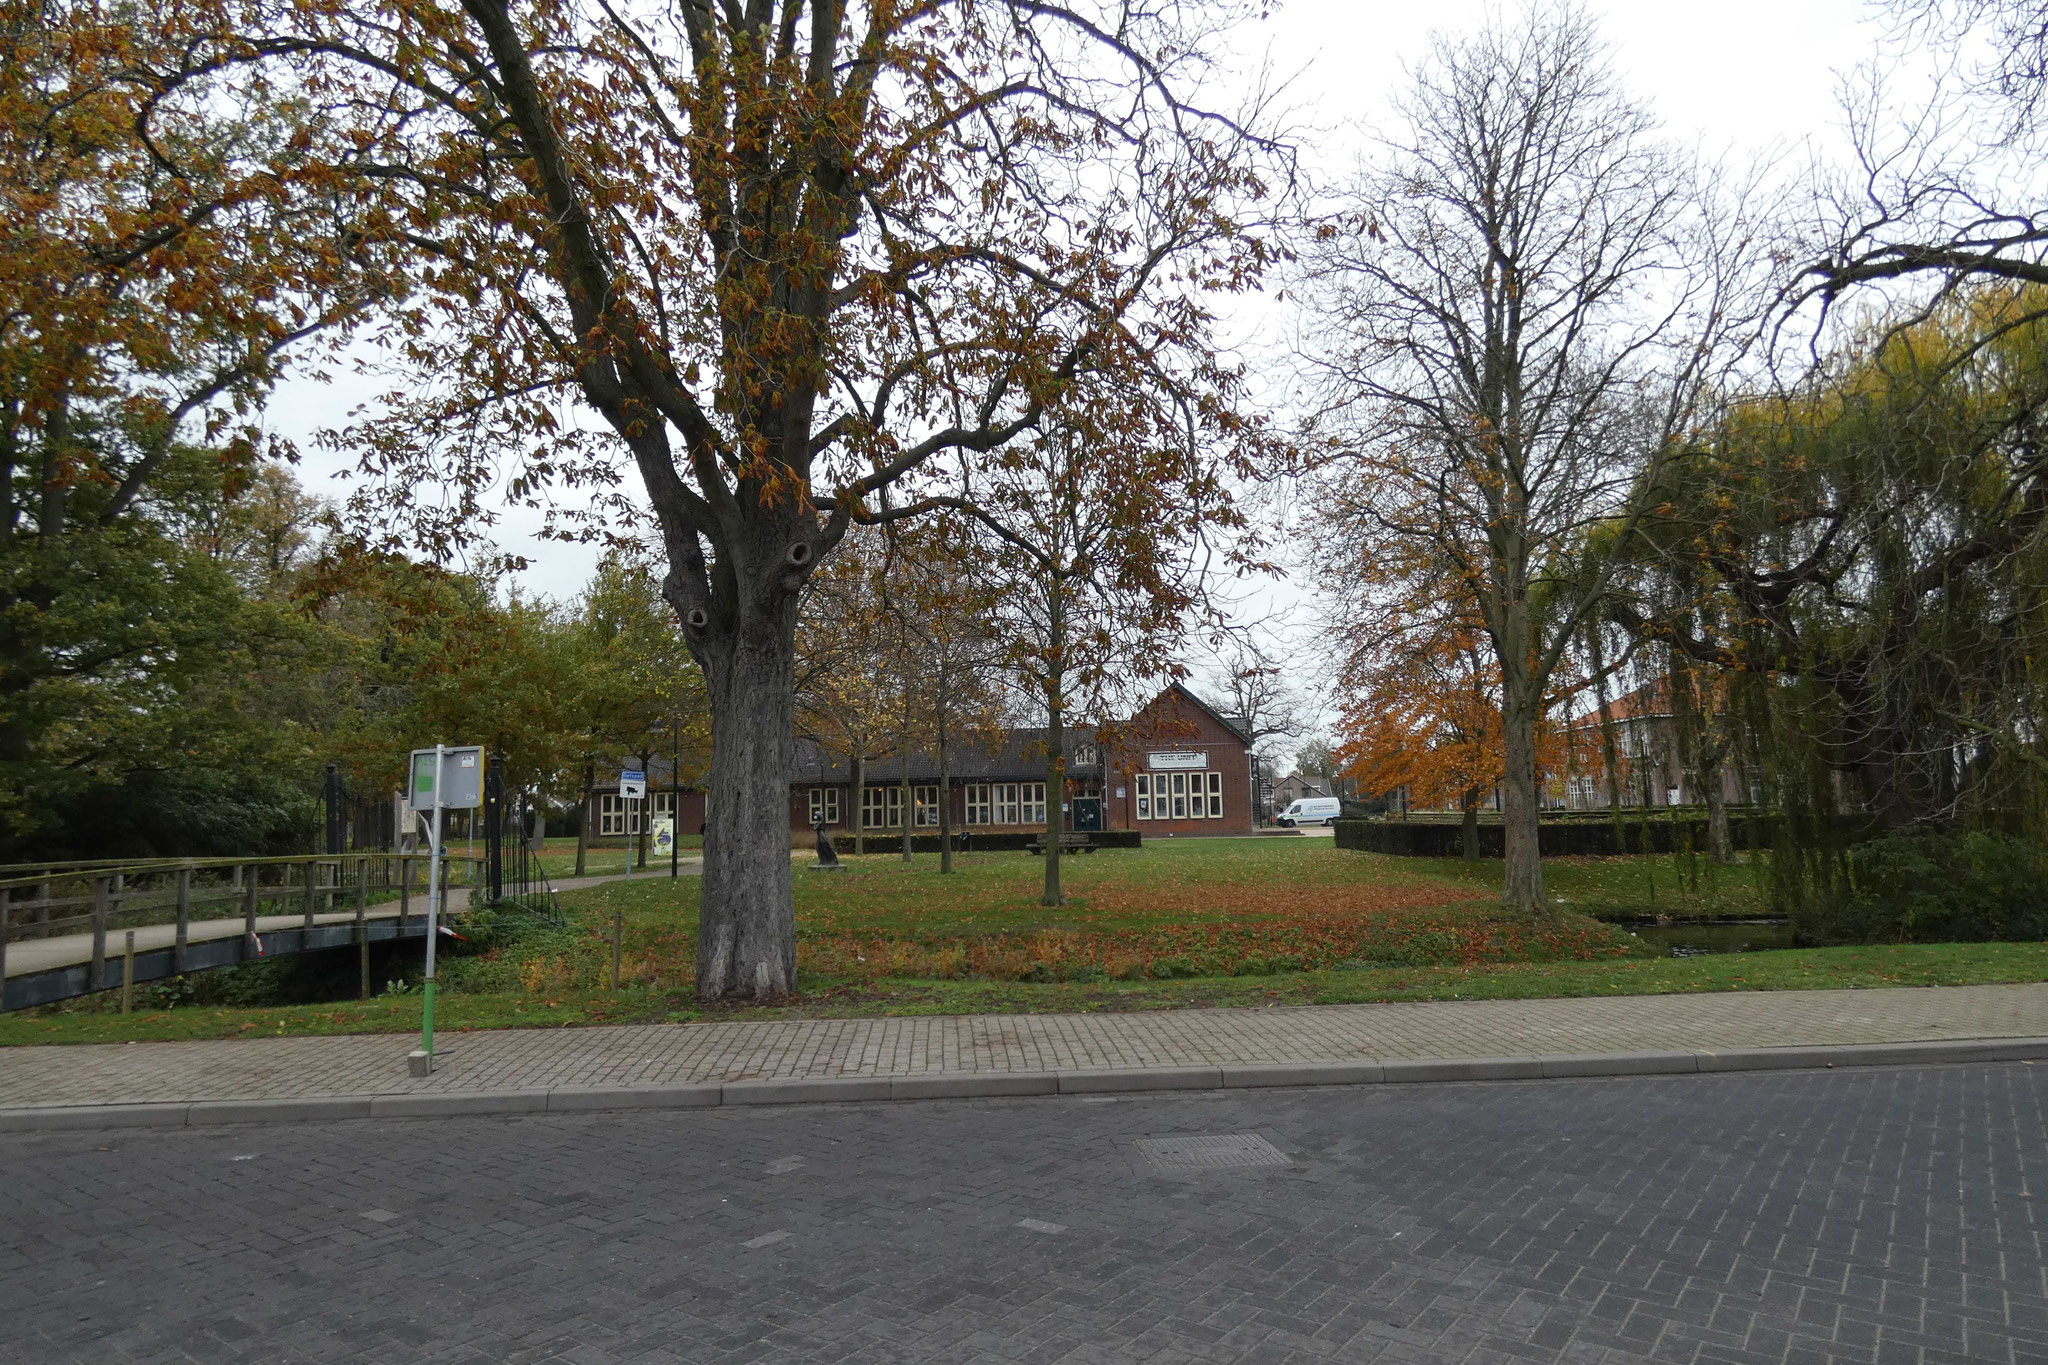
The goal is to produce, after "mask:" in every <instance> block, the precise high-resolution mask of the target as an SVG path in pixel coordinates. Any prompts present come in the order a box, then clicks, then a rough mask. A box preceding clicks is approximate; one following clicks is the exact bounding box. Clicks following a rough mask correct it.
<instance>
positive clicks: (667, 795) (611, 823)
mask: <svg viewBox="0 0 2048 1365" xmlns="http://www.w3.org/2000/svg"><path fill="white" fill-rule="evenodd" d="M675 804H676V794H675V793H674V792H672V791H667V792H649V793H648V794H647V795H646V796H644V797H642V798H641V799H640V800H638V801H635V800H633V799H632V798H631V797H627V796H620V795H619V794H618V793H617V792H600V793H599V794H598V798H597V837H598V838H600V839H619V838H627V839H631V838H637V837H639V834H640V830H641V828H642V827H643V826H645V827H647V828H650V829H651V828H653V826H652V825H651V824H650V823H649V822H651V821H654V820H661V819H665V818H667V817H669V816H672V815H673V814H674V813H675Z"/></svg>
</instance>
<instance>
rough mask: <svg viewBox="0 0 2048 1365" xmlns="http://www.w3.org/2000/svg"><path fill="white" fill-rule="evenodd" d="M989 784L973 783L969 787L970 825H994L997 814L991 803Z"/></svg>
mask: <svg viewBox="0 0 2048 1365" xmlns="http://www.w3.org/2000/svg"><path fill="white" fill-rule="evenodd" d="M988 786H989V784H988V783H986V782H971V783H969V784H968V786H967V823H968V824H970V825H992V824H994V823H995V812H994V811H993V809H992V808H991V806H990V803H989V790H988Z"/></svg>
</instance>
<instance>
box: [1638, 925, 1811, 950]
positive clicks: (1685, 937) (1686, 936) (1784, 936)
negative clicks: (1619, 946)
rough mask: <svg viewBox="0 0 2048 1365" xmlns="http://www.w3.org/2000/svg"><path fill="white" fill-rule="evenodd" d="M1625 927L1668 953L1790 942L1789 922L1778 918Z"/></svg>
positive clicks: (1759, 947)
mask: <svg viewBox="0 0 2048 1365" xmlns="http://www.w3.org/2000/svg"><path fill="white" fill-rule="evenodd" d="M1628 930H1629V932H1630V933H1632V934H1634V935H1635V936H1636V937H1637V938H1639V939H1641V940H1642V941H1643V942H1645V943H1647V944H1649V945H1650V946H1651V947H1653V948H1659V949H1662V950H1663V951H1664V952H1665V954H1666V955H1668V956H1670V957H1700V956H1703V955H1704V954H1707V953H1753V952H1759V951H1762V950H1763V949H1766V948H1790V947H1791V946H1792V926H1791V925H1789V924H1787V923H1786V922H1785V921H1784V920H1782V919H1765V920H1709V921H1705V922H1698V923H1692V924H1657V923H1655V922H1653V921H1644V922H1642V923H1637V924H1631V925H1629V926H1628Z"/></svg>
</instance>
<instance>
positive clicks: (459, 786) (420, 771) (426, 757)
mask: <svg viewBox="0 0 2048 1365" xmlns="http://www.w3.org/2000/svg"><path fill="white" fill-rule="evenodd" d="M439 776H440V780H439V781H438V782H437V781H436V780H435V773H434V751H433V750H432V749H414V750H413V751H412V782H411V787H410V790H409V791H408V792H407V793H406V796H407V804H409V805H410V806H411V807H412V808H413V809H414V810H416V811H426V810H431V809H433V806H434V791H435V788H436V787H437V786H438V787H439V788H440V793H441V809H443V810H472V809H474V808H476V807H478V806H481V805H482V804H483V803H484V751H483V750H482V749H481V748H479V747H476V746H474V745H472V746H468V747H464V748H459V749H457V748H448V747H446V746H444V747H443V748H442V750H441V771H440V775H439Z"/></svg>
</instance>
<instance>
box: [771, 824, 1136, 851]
mask: <svg viewBox="0 0 2048 1365" xmlns="http://www.w3.org/2000/svg"><path fill="white" fill-rule="evenodd" d="M865 837H866V840H867V843H866V845H865V847H866V850H867V851H868V852H869V853H901V852H902V851H903V836H902V835H900V834H869V835H867V836H865ZM953 837H954V838H956V839H957V838H959V835H958V833H955V835H954V836H953ZM1043 837H1045V835H1044V831H1043V830H1004V831H1002V832H1001V833H995V834H975V833H971V832H970V834H969V840H970V842H969V845H968V849H967V851H968V852H969V853H1022V852H1023V851H1024V850H1025V849H1027V848H1029V847H1030V846H1031V845H1032V844H1033V843H1034V842H1036V841H1037V840H1039V839H1042V838H1043ZM810 842H812V841H809V840H800V841H798V844H797V847H799V848H802V847H805V846H806V845H807V844H809V843H810ZM1142 845H1143V836H1142V834H1141V832H1140V831H1138V830H1135V829H1103V830H1096V831H1095V846H1096V847H1097V848H1139V847H1142ZM832 847H833V848H834V849H836V850H837V851H838V852H840V853H841V854H847V853H851V852H853V836H852V835H851V834H847V833H845V832H843V831H839V830H834V831H832ZM956 847H957V845H956ZM910 851H911V852H912V853H937V852H938V851H939V836H938V835H936V834H915V835H912V836H911V839H910ZM1070 852H1071V850H1070Z"/></svg>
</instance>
